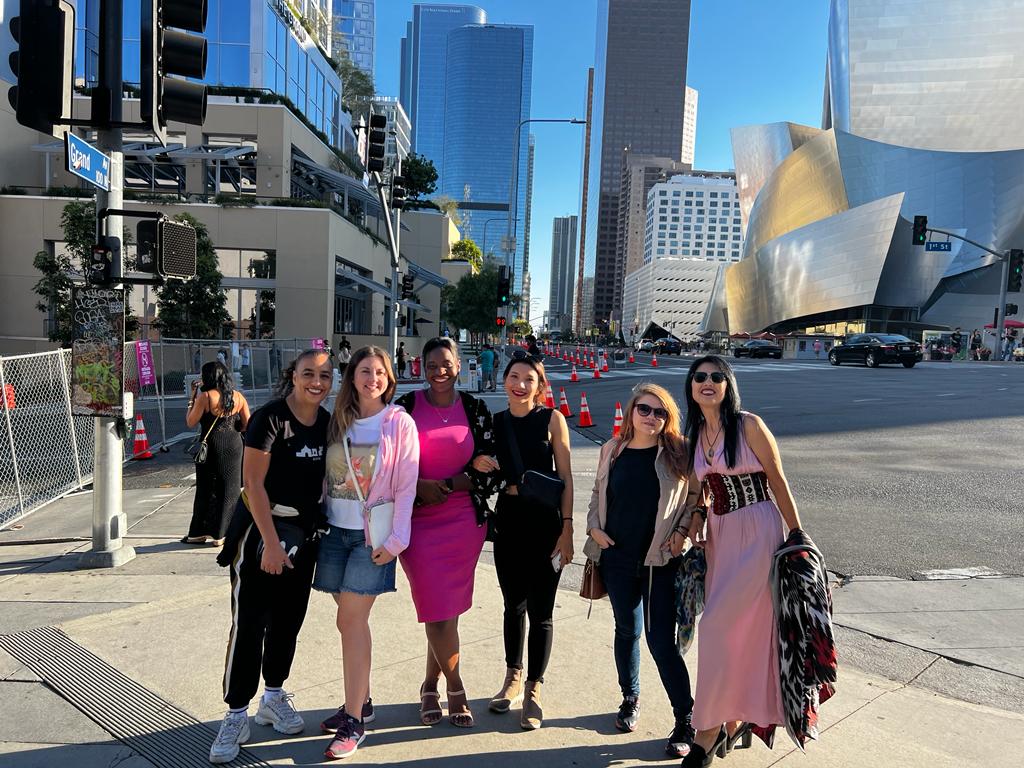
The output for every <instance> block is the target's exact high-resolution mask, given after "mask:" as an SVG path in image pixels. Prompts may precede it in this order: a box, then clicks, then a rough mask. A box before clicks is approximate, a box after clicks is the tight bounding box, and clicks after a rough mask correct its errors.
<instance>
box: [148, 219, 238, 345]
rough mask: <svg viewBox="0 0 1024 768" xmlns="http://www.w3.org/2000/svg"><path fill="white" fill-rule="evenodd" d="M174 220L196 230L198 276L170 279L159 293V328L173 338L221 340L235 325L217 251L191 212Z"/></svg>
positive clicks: (207, 233)
mask: <svg viewBox="0 0 1024 768" xmlns="http://www.w3.org/2000/svg"><path fill="white" fill-rule="evenodd" d="M174 218H175V220H176V221H183V222H185V223H186V224H191V225H192V226H193V227H195V229H196V276H195V277H193V278H192V279H191V280H172V279H169V280H167V282H166V283H164V284H163V286H162V287H161V288H160V289H159V290H158V291H157V315H158V318H157V325H158V326H159V327H160V329H161V331H163V333H164V335H166V336H171V337H173V338H185V339H219V338H221V337H222V334H223V332H224V330H225V329H226V328H228V327H231V326H232V324H231V315H230V314H229V313H228V310H227V303H228V297H227V294H226V293H225V292H224V289H223V288H221V280H222V279H223V275H222V274H221V272H220V268H219V264H218V261H217V251H215V250H214V248H213V242H212V241H211V240H210V233H209V232H208V231H207V229H206V226H205V225H204V224H202V223H201V222H199V221H197V220H196V219H194V218H192V217H191V216H189V215H188V214H187V213H182V214H180V215H178V216H175V217H174Z"/></svg>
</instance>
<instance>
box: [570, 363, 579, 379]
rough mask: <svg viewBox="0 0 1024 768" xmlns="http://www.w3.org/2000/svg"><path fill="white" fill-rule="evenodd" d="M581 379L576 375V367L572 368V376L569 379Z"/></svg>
mask: <svg viewBox="0 0 1024 768" xmlns="http://www.w3.org/2000/svg"><path fill="white" fill-rule="evenodd" d="M579 380H580V377H579V376H577V375H576V366H575V365H574V366H573V367H572V376H570V377H569V381H579Z"/></svg>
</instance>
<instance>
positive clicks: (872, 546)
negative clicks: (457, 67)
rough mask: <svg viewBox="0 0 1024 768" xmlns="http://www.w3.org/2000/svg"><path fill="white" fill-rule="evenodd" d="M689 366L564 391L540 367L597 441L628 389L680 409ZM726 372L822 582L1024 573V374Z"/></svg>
mask: <svg viewBox="0 0 1024 768" xmlns="http://www.w3.org/2000/svg"><path fill="white" fill-rule="evenodd" d="M690 362H691V360H690V359H688V358H686V357H683V358H678V357H675V356H670V357H659V358H658V363H659V367H658V368H652V367H651V366H650V356H649V355H639V356H637V362H636V364H634V365H633V366H629V367H628V368H627V369H625V370H624V371H623V370H619V371H614V370H613V371H612V372H611V373H610V374H608V375H605V376H604V377H603V378H602V379H601V380H599V381H595V380H593V379H592V378H590V377H591V376H592V373H591V372H590V371H587V373H586V378H583V380H582V381H581V382H580V383H577V384H573V383H570V382H567V381H565V380H564V379H565V378H567V370H568V369H567V367H566V365H565V364H564V363H551V364H549V366H548V367H549V369H550V371H551V374H552V378H553V379H554V382H553V384H554V386H555V394H556V399H557V396H558V387H562V386H564V387H565V389H566V394H567V396H568V399H569V402H570V406H571V408H572V410H573V413H574V414H578V411H579V403H580V397H581V394H582V392H586V394H587V400H588V403H589V406H590V410H591V413H592V414H593V417H594V420H595V422H596V426H595V427H593V428H591V429H589V430H580V431H581V432H586V433H587V434H588V436H590V437H591V438H592V439H594V440H595V441H603V440H606V439H608V438H609V437H610V435H611V428H612V422H613V416H614V412H615V403H616V401H620V402H621V403H622V404H623V405H625V402H626V400H628V398H629V395H630V389H631V388H632V387H633V386H634V385H635V384H636V383H637V382H640V381H644V380H646V379H650V380H653V381H656V382H658V383H659V384H662V385H663V386H665V387H667V388H668V389H669V391H670V392H672V393H673V394H674V395H675V396H676V397H677V399H679V400H680V401H681V400H682V397H683V393H682V386H683V383H684V380H685V373H686V371H687V369H688V368H689V365H690ZM735 368H736V373H737V379H738V382H739V387H740V392H741V395H742V398H743V407H744V408H745V409H747V410H750V411H752V412H754V413H757V414H759V415H760V416H761V417H762V418H764V420H765V422H766V423H767V424H768V426H769V427H770V428H771V429H772V431H773V432H774V433H775V435H776V437H777V438H778V440H779V445H780V449H781V453H782V460H783V468H784V471H785V472H786V475H787V477H788V478H789V481H790V483H791V485H792V487H793V490H794V494H795V497H796V500H797V506H798V508H799V509H800V513H801V517H802V520H803V523H804V527H805V528H806V530H807V531H808V533H809V534H810V535H811V536H812V538H814V540H815V541H816V542H817V543H818V545H819V546H820V547H821V548H822V551H823V552H824V553H825V555H826V559H827V562H828V566H829V568H830V569H831V570H834V571H837V572H839V573H841V574H844V575H886V576H896V577H900V578H923V575H922V574H924V573H925V572H928V571H933V570H945V569H951V568H987V569H989V570H991V571H995V572H997V573H1004V574H1021V573H1022V572H1024V560H1022V556H1021V552H1022V551H1024V525H1022V516H1024V492H1022V491H1024V483H1022V479H1024V467H1022V463H1021V457H1022V456H1024V416H1022V407H1021V406H1022V404H1024V365H1019V364H1013V363H1007V364H985V363H927V362H926V363H921V364H919V365H918V366H917V367H915V368H913V369H905V368H903V367H902V366H883V367H881V368H874V369H871V368H865V367H863V366H852V365H849V366H848V365H843V366H840V367H838V368H834V367H832V366H830V365H828V363H827V362H824V361H822V362H816V361H813V360H812V361H789V360H783V361H776V360H770V361H769V360H755V361H752V360H747V359H743V360H742V361H738V362H736V365H735ZM579 374H580V375H581V377H582V376H583V372H582V371H579ZM578 421H579V419H578V415H577V417H575V418H573V419H571V420H570V423H577V422H578Z"/></svg>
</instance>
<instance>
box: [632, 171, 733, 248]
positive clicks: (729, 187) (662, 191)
mask: <svg viewBox="0 0 1024 768" xmlns="http://www.w3.org/2000/svg"><path fill="white" fill-rule="evenodd" d="M742 252H743V234H742V227H741V225H740V212H739V195H738V193H737V192H736V175H735V174H734V173H729V172H702V171H697V172H693V173H686V174H678V175H675V176H672V177H671V178H670V179H669V180H668V181H662V182H659V183H657V184H655V185H653V186H652V187H651V191H650V192H649V193H648V195H647V222H646V226H645V228H644V250H643V263H644V264H649V263H650V262H652V261H655V260H656V259H660V258H663V257H672V256H676V257H682V258H695V259H705V260H707V261H725V262H730V263H735V262H737V261H739V260H740V254H741V253H742Z"/></svg>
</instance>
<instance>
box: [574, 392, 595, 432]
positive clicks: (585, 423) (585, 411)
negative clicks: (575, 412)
mask: <svg viewBox="0 0 1024 768" xmlns="http://www.w3.org/2000/svg"><path fill="white" fill-rule="evenodd" d="M576 426H578V427H592V426H594V420H593V419H592V418H590V406H589V405H587V393H586V392H584V393H583V399H582V400H580V423H579V424H577V425H576Z"/></svg>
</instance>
